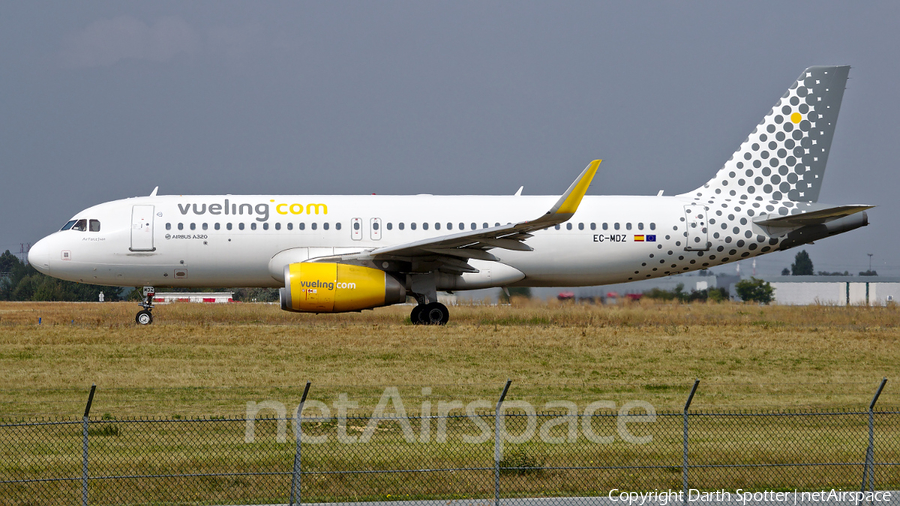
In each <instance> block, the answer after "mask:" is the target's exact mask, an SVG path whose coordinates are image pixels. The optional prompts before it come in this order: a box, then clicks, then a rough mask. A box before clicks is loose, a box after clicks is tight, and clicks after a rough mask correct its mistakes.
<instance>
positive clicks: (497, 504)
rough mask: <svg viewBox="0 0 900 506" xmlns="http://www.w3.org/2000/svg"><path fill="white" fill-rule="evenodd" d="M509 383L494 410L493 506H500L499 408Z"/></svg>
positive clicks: (508, 380)
mask: <svg viewBox="0 0 900 506" xmlns="http://www.w3.org/2000/svg"><path fill="white" fill-rule="evenodd" d="M511 383H512V380H511V379H507V380H506V386H505V387H503V393H501V394H500V399H498V400H497V408H496V409H495V410H494V506H500V453H501V452H500V406H501V405H502V404H503V399H506V393H507V392H509V385H510V384H511Z"/></svg>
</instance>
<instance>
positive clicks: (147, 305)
mask: <svg viewBox="0 0 900 506" xmlns="http://www.w3.org/2000/svg"><path fill="white" fill-rule="evenodd" d="M155 295H156V289H154V288H153V287H152V286H145V287H144V299H142V300H141V303H140V304H139V306H141V307H142V308H144V309H142V310H140V311H138V314H137V315H136V316H135V317H134V321H135V322H137V324H138V325H150V324H151V323H153V313H152V311H153V297H154V296H155Z"/></svg>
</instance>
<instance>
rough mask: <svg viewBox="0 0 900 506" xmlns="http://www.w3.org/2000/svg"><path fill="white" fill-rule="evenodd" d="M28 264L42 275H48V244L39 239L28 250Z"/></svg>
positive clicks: (45, 240)
mask: <svg viewBox="0 0 900 506" xmlns="http://www.w3.org/2000/svg"><path fill="white" fill-rule="evenodd" d="M28 263H29V264H31V266H32V267H34V268H35V269H37V270H38V271H40V272H42V273H44V274H50V244H49V241H47V239H41V240H40V241H38V242H37V243H35V244H34V245H32V246H31V249H30V250H28Z"/></svg>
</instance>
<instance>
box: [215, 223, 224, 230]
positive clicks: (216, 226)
mask: <svg viewBox="0 0 900 506" xmlns="http://www.w3.org/2000/svg"><path fill="white" fill-rule="evenodd" d="M213 228H215V229H216V230H219V229H220V228H222V226H221V225H219V224H218V223H216V225H215V226H214V227H213Z"/></svg>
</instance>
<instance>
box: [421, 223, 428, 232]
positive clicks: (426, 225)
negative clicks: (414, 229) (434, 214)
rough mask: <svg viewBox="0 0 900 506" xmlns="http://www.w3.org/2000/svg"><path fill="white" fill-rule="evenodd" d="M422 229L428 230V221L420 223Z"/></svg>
mask: <svg viewBox="0 0 900 506" xmlns="http://www.w3.org/2000/svg"><path fill="white" fill-rule="evenodd" d="M422 230H428V222H425V223H422Z"/></svg>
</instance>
